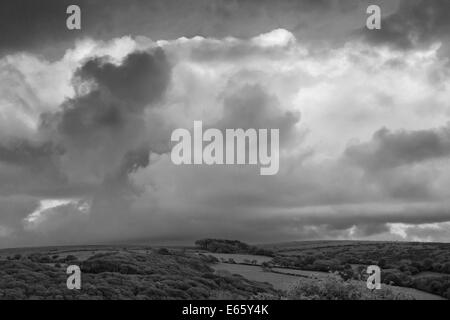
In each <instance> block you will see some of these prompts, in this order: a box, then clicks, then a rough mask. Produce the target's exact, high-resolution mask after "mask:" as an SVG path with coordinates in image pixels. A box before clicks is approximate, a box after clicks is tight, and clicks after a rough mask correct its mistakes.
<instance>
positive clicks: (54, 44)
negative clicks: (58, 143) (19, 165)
mask: <svg viewBox="0 0 450 320" xmlns="http://www.w3.org/2000/svg"><path fill="white" fill-rule="evenodd" d="M345 2H346V3H348V2H351V3H353V4H356V3H358V2H357V1H356V0H348V1H345ZM342 3H343V1H337V0H282V1H276V2H274V1H270V0H263V1H259V0H240V1H228V0H208V1H205V0H192V1H180V0H148V1H144V0H129V1H123V0H75V1H72V0H43V1H34V0H3V1H1V3H0V54H4V53H8V52H15V51H21V50H24V51H37V52H43V53H45V54H46V56H47V57H52V56H55V54H56V57H57V56H58V55H60V54H62V53H64V47H67V46H68V44H70V43H72V42H73V41H74V40H75V39H76V38H80V37H93V38H95V39H110V38H113V37H119V36H124V35H130V34H131V35H144V36H147V37H150V38H152V39H155V40H157V39H174V38H179V37H183V36H186V37H192V36H196V35H201V36H206V37H216V38H221V37H226V36H237V37H244V38H247V37H251V36H255V35H258V34H260V33H262V32H267V31H270V30H273V29H276V28H286V29H291V30H293V29H295V28H296V27H297V25H298V23H299V22H298V21H299V19H300V18H299V17H300V16H301V17H303V18H302V19H301V20H302V21H303V20H305V19H304V18H305V16H306V15H307V14H310V13H311V14H313V15H315V16H319V17H320V16H321V15H322V14H326V13H327V12H331V11H338V12H346V11H348V10H354V9H355V5H348V4H347V5H343V4H342ZM72 4H74V5H78V6H80V8H81V21H82V25H81V30H68V29H67V28H66V19H67V17H68V15H67V14H66V9H67V7H68V6H69V5H72ZM308 19H309V18H308V17H306V20H308ZM301 29H302V31H304V30H303V29H305V28H303V27H302V28H301Z"/></svg>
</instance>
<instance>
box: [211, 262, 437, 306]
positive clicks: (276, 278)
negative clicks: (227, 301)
mask: <svg viewBox="0 0 450 320" xmlns="http://www.w3.org/2000/svg"><path fill="white" fill-rule="evenodd" d="M213 268H214V269H215V270H216V271H227V272H229V273H231V274H239V275H241V276H243V277H245V278H246V279H249V280H253V281H259V282H267V283H269V284H271V285H273V287H274V288H275V289H279V290H283V291H287V290H289V289H291V288H292V287H293V286H294V285H296V284H299V283H300V284H302V283H304V282H314V281H317V279H320V280H324V279H325V278H327V277H329V276H330V274H328V273H324V272H315V271H305V270H296V269H287V268H274V269H273V271H276V273H275V272H271V271H263V269H262V268H261V267H259V266H248V265H239V264H229V263H219V264H217V265H215V266H214V267H213ZM293 274H297V275H298V276H294V275H293ZM354 283H356V284H357V285H358V286H360V287H361V288H362V290H368V289H367V288H366V283H365V282H363V281H354ZM383 287H384V288H388V289H390V290H392V291H393V292H395V293H401V294H405V295H410V296H411V297H413V298H414V299H416V300H445V299H444V298H442V297H440V296H437V295H433V294H430V293H427V292H423V291H420V290H416V289H412V288H403V287H396V286H390V285H383Z"/></svg>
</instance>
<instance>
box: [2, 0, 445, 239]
mask: <svg viewBox="0 0 450 320" xmlns="http://www.w3.org/2000/svg"><path fill="white" fill-rule="evenodd" d="M49 3H50V4H51V2H49ZM379 3H380V5H382V9H383V14H385V15H386V19H387V20H386V21H385V23H386V25H387V26H389V25H390V24H391V23H393V22H392V21H393V19H394V18H395V17H397V18H398V16H401V17H402V18H401V20H402V21H409V20H408V19H413V17H416V16H419V17H421V15H420V14H419V13H418V12H416V11H417V10H419V9H420V8H422V7H423V6H425V4H424V2H421V1H416V2H415V4H411V5H408V6H409V8H412V9H411V10H410V11H408V10H409V9H408V10H407V9H405V8H407V5H406V4H401V5H400V6H399V7H398V8H397V7H396V6H395V5H396V3H394V2H389V4H387V3H384V2H383V1H379ZM392 3H394V4H392ZM82 5H83V6H86V8H91V6H92V8H93V7H95V6H96V5H94V4H93V3H91V2H89V1H87V2H83V3H82ZM171 5H173V6H174V8H172V9H171ZM384 5H385V7H384ZM441 5H443V4H442V3H441V2H439V1H436V4H435V6H437V7H436V8H439V6H441ZM129 6H130V10H129V12H131V13H133V12H134V13H136V12H137V11H136V10H137V9H140V10H139V11H140V13H139V14H137V13H136V19H134V20H133V23H130V24H127V25H126V26H122V27H121V26H120V21H129V20H130V19H129V17H128V18H127V15H128V14H131V13H129V12H128V11H127V12H124V13H123V14H121V13H120V10H119V9H120V8H123V5H122V4H120V3H119V2H116V1H112V2H110V4H108V6H105V8H104V13H103V14H104V15H105V16H107V17H110V16H111V17H115V18H117V19H112V20H111V22H110V28H108V30H107V29H106V28H105V27H102V26H100V24H99V23H97V24H92V21H93V20H92V19H93V18H92V15H93V14H94V13H100V11H99V10H98V11H96V10H93V11H88V12H89V13H86V20H85V23H86V28H85V29H84V30H83V31H82V32H81V33H80V34H76V35H71V36H69V37H65V36H63V35H59V34H58V33H53V34H52V33H50V34H48V35H47V36H46V37H44V36H43V37H42V39H43V40H45V41H47V43H52V44H55V45H56V46H57V48H55V50H51V51H52V53H56V51H60V50H61V49H62V51H60V52H59V53H58V54H47V53H46V52H45V50H43V49H44V44H42V45H41V44H39V43H38V42H33V41H34V40H33V41H31V40H28V38H27V37H28V36H27V35H25V34H24V35H20V36H18V38H17V39H16V40H15V41H16V42H14V41H12V42H9V47H8V42H6V41H4V42H0V47H2V48H3V49H4V50H6V49H7V50H6V51H4V52H7V53H8V54H7V55H3V56H2V57H1V58H0V84H2V85H1V86H0V93H1V94H0V133H1V136H0V207H1V208H2V211H1V212H0V241H1V246H13V245H30V244H68V243H98V242H110V241H123V240H129V241H132V240H136V241H137V240H139V241H141V240H153V241H160V240H171V241H192V240H193V239H196V238H199V237H203V236H210V237H226V238H240V239H243V240H249V241H258V242H263V241H279V240H292V239H381V240H421V241H422V240H423V241H431V240H438V241H448V240H449V238H448V234H449V233H448V232H449V231H448V230H449V226H448V223H449V222H450V204H449V203H448V199H449V196H450V191H449V188H448V186H449V184H450V171H449V169H448V165H447V163H448V160H449V157H450V135H449V132H450V131H449V130H450V129H449V126H448V117H449V115H450V107H449V105H448V101H449V98H450V77H449V73H448V70H447V61H446V59H445V55H443V54H442V53H443V51H445V50H446V49H445V48H446V45H445V41H446V40H445V36H444V33H445V32H444V31H442V36H441V32H440V31H439V30H444V29H445V27H444V24H445V23H444V21H443V20H442V18H441V17H440V14H438V13H436V12H435V11H433V10H431V13H429V14H436V17H435V18H434V19H433V20H432V21H433V23H431V25H430V26H429V28H430V30H428V31H426V30H422V31H417V32H416V33H417V34H418V35H419V37H418V38H417V39H419V40H420V41H419V40H418V41H419V42H420V46H415V45H414V46H413V45H402V44H397V45H390V46H378V45H377V46H373V45H372V44H373V43H374V42H377V41H375V40H373V39H371V38H369V37H366V38H365V39H360V38H358V37H355V32H356V33H358V30H360V29H361V26H362V25H364V23H365V17H366V15H365V3H364V2H360V1H355V2H352V1H350V2H347V1H345V2H344V1H284V2H282V3H281V4H277V5H275V4H272V2H268V1H267V2H263V3H262V4H261V6H260V7H259V6H258V8H260V9H258V10H256V11H255V8H256V2H254V1H243V2H236V3H235V4H233V3H231V2H220V1H218V2H211V3H209V2H208V4H205V3H202V4H201V5H200V4H198V3H197V2H195V4H191V3H189V4H188V3H183V4H182V5H181V4H180V5H176V6H175V5H174V4H172V2H168V3H167V4H166V3H165V4H162V3H159V2H154V1H153V2H152V1H149V2H146V3H145V4H142V5H141V6H140V5H139V3H138V2H134V1H132V2H131V3H130V5H129ZM55 8H56V7H55ZM199 8H201V9H199ZM433 8H434V7H433ZM182 9H183V10H184V9H186V10H184V11H183V10H182ZM194 9H195V10H197V11H196V12H197V13H198V15H200V16H202V17H203V18H202V21H203V20H205V22H204V23H199V20H198V16H195V15H194V17H197V20H196V21H195V23H194V22H193V21H191V20H190V19H191V18H188V16H189V15H188V14H186V12H190V11H189V10H193V11H195V10H194ZM294 9H295V10H294ZM55 10H56V9H55ZM58 10H59V9H58ZM148 10H152V12H153V14H154V15H155V17H156V16H158V18H156V20H152V19H149V20H148V21H147V22H146V23H142V24H141V25H140V26H139V23H138V22H139V21H141V22H142V21H143V20H141V19H143V17H144V15H145V13H146V12H148ZM299 10H300V11H302V12H303V13H304V14H306V13H307V14H306V15H305V16H304V17H305V19H304V20H301V21H299V19H298V17H296V18H295V19H293V16H294V15H295V14H297V13H298V12H299ZM180 12H182V13H183V14H181V13H180ZM205 12H206V13H205ZM355 12H361V15H355ZM156 13H158V14H156ZM210 14H211V15H212V16H213V17H215V18H214V19H212V20H208V19H206V18H205V17H208V16H209V15H210ZM12 16H14V15H13V14H12ZM168 16H170V17H172V18H174V17H178V18H179V19H178V20H177V21H176V23H174V24H173V25H172V24H171V25H170V26H167V27H166V28H162V27H161V23H162V22H161V21H162V20H161V19H164V18H167V17H168ZM280 17H283V19H281V20H280ZM349 17H352V18H349ZM355 17H357V18H355ZM36 19H37V20H36V21H41V20H40V19H41V18H36ZM158 19H159V20H158ZM192 19H194V18H192ZM414 19H416V18H414ZM414 19H413V20H414ZM417 19H418V18H417ZM94 20H95V19H94ZM100 20H101V19H100ZM100 20H99V21H100ZM174 20H176V19H174ZM174 20H170V19H169V20H168V21H174ZM249 20H250V21H251V22H248V23H247V21H249ZM33 21H34V20H33ZM33 21H31V22H32V23H31V25H33V23H35V22H33ZM102 21H103V20H102ZM276 21H281V22H280V23H276ZM343 21H345V23H344V22H343ZM36 23H37V22H36ZM46 23H48V24H49V26H50V25H51V24H52V23H53V22H52V21H48V22H46ZM402 23H406V22H402ZM154 24H156V25H158V26H159V29H161V30H160V31H158V30H159V29H158V28H156V29H153V28H151V27H152V26H154ZM441 24H442V27H441V26H440V25H441ZM49 26H48V27H49ZM49 28H50V27H49ZM44 29H45V28H44ZM324 30H331V31H329V32H324ZM395 30H397V29H395ZM238 31H240V32H238ZM388 31H389V28H388ZM36 32H37V31H36ZM427 32H429V33H430V34H432V35H433V37H428V36H427V35H426V34H427ZM126 33H130V34H133V35H134V36H124V37H121V36H122V35H123V34H126ZM36 35H38V34H36V33H35V36H36ZM116 36H117V37H116ZM191 36H192V37H191ZM332 38H333V39H332ZM406 38H408V39H409V35H408V36H407V37H406ZM425 38H427V39H428V40H429V41H422V40H421V39H425ZM30 39H31V38H30ZM101 39H104V40H101ZM367 40H369V41H367ZM389 41H390V40H389ZM389 41H386V43H387V42H389ZM382 42H383V41H378V42H377V43H382ZM383 43H384V42H383ZM36 48H37V49H38V50H37V51H36ZM324 48H326V49H327V50H324ZM405 48H408V50H403V49H405ZM196 120H202V121H203V124H204V127H215V128H218V129H221V130H224V129H227V128H244V129H247V128H256V129H260V128H279V129H280V170H279V172H278V174H277V175H274V176H260V175H259V174H258V168H257V167H256V166H246V165H236V166H225V165H223V166H219V165H217V166H208V165H205V166H198V165H196V166H194V165H192V166H190V165H181V166H176V165H174V164H173V163H172V162H171V159H170V150H171V142H170V136H171V132H172V130H173V129H176V128H186V129H188V130H191V129H192V126H193V121H196Z"/></svg>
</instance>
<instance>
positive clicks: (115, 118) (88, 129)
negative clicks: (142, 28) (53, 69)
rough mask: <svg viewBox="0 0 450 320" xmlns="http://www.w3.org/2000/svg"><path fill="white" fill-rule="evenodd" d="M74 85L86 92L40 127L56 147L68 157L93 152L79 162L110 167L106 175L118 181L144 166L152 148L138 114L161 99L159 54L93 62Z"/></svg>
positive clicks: (163, 77)
mask: <svg viewBox="0 0 450 320" xmlns="http://www.w3.org/2000/svg"><path fill="white" fill-rule="evenodd" d="M75 79H76V80H75V81H74V83H76V84H77V85H79V86H83V85H88V86H90V87H91V88H90V90H91V91H90V92H88V93H87V94H79V95H78V96H76V97H75V98H73V99H70V100H68V101H66V102H65V103H64V104H63V111H62V112H60V113H58V114H56V115H50V116H48V119H47V121H46V126H47V127H50V128H51V127H53V128H55V129H56V132H55V133H54V135H56V141H58V142H59V143H60V144H62V145H65V146H66V147H67V149H68V150H69V151H68V152H69V153H70V152H78V151H81V152H82V151H83V150H89V149H90V150H93V152H94V154H93V156H92V157H89V158H88V159H85V160H87V161H92V162H93V163H94V164H95V163H97V162H104V163H99V165H100V164H102V165H104V166H105V167H108V166H110V165H112V166H115V169H114V168H110V169H111V170H113V171H116V173H117V174H118V175H120V176H122V175H124V174H127V173H130V172H132V171H134V170H136V169H137V167H139V166H146V165H148V157H149V153H150V151H151V150H152V146H151V144H150V143H149V142H148V141H147V127H146V123H145V121H144V120H143V118H144V111H145V110H146V109H149V108H153V107H154V106H155V105H156V103H157V102H159V100H160V99H161V98H162V96H163V94H164V92H165V90H166V88H167V86H168V83H169V80H170V66H169V63H168V61H167V59H166V56H165V54H164V52H163V50H162V49H160V48H157V49H155V50H154V51H153V52H151V53H149V52H134V53H131V54H129V55H128V56H127V57H125V58H124V60H123V61H122V63H121V64H120V65H115V64H113V63H111V62H108V61H107V59H106V58H94V59H92V60H89V61H87V62H86V63H85V64H84V65H83V66H82V67H81V68H80V69H79V70H78V71H77V72H76V76H75ZM157 149H159V148H158V147H155V148H154V149H153V151H155V152H157V151H160V150H157ZM75 150H76V151H75ZM114 160H115V161H116V163H114Z"/></svg>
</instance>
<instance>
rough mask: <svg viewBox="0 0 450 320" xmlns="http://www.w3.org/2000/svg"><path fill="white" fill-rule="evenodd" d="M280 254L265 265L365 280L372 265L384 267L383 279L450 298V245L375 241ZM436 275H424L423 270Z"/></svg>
mask: <svg viewBox="0 0 450 320" xmlns="http://www.w3.org/2000/svg"><path fill="white" fill-rule="evenodd" d="M283 254H284V255H277V256H276V257H274V258H273V259H272V261H271V262H269V263H265V265H264V267H265V268H271V267H274V266H280V267H286V268H294V269H302V270H311V271H325V272H337V273H339V274H340V275H341V276H342V278H344V279H364V277H366V276H367V275H366V273H365V270H366V268H367V266H368V265H378V266H379V267H380V268H381V269H382V274H381V276H382V282H383V283H386V284H392V285H396V286H402V287H410V288H416V289H419V290H422V291H426V292H429V293H433V294H437V295H440V296H442V297H445V298H448V299H449V298H450V272H449V271H450V245H449V244H433V243H431V244H428V243H427V244H423V243H373V244H364V245H360V244H358V245H345V246H344V245H343V246H329V247H326V248H320V249H315V250H310V249H308V250H302V251H296V252H295V255H294V254H293V255H287V254H288V253H287V252H283ZM424 272H425V273H429V272H431V273H436V274H431V275H429V274H423V275H422V274H421V273H424Z"/></svg>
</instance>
